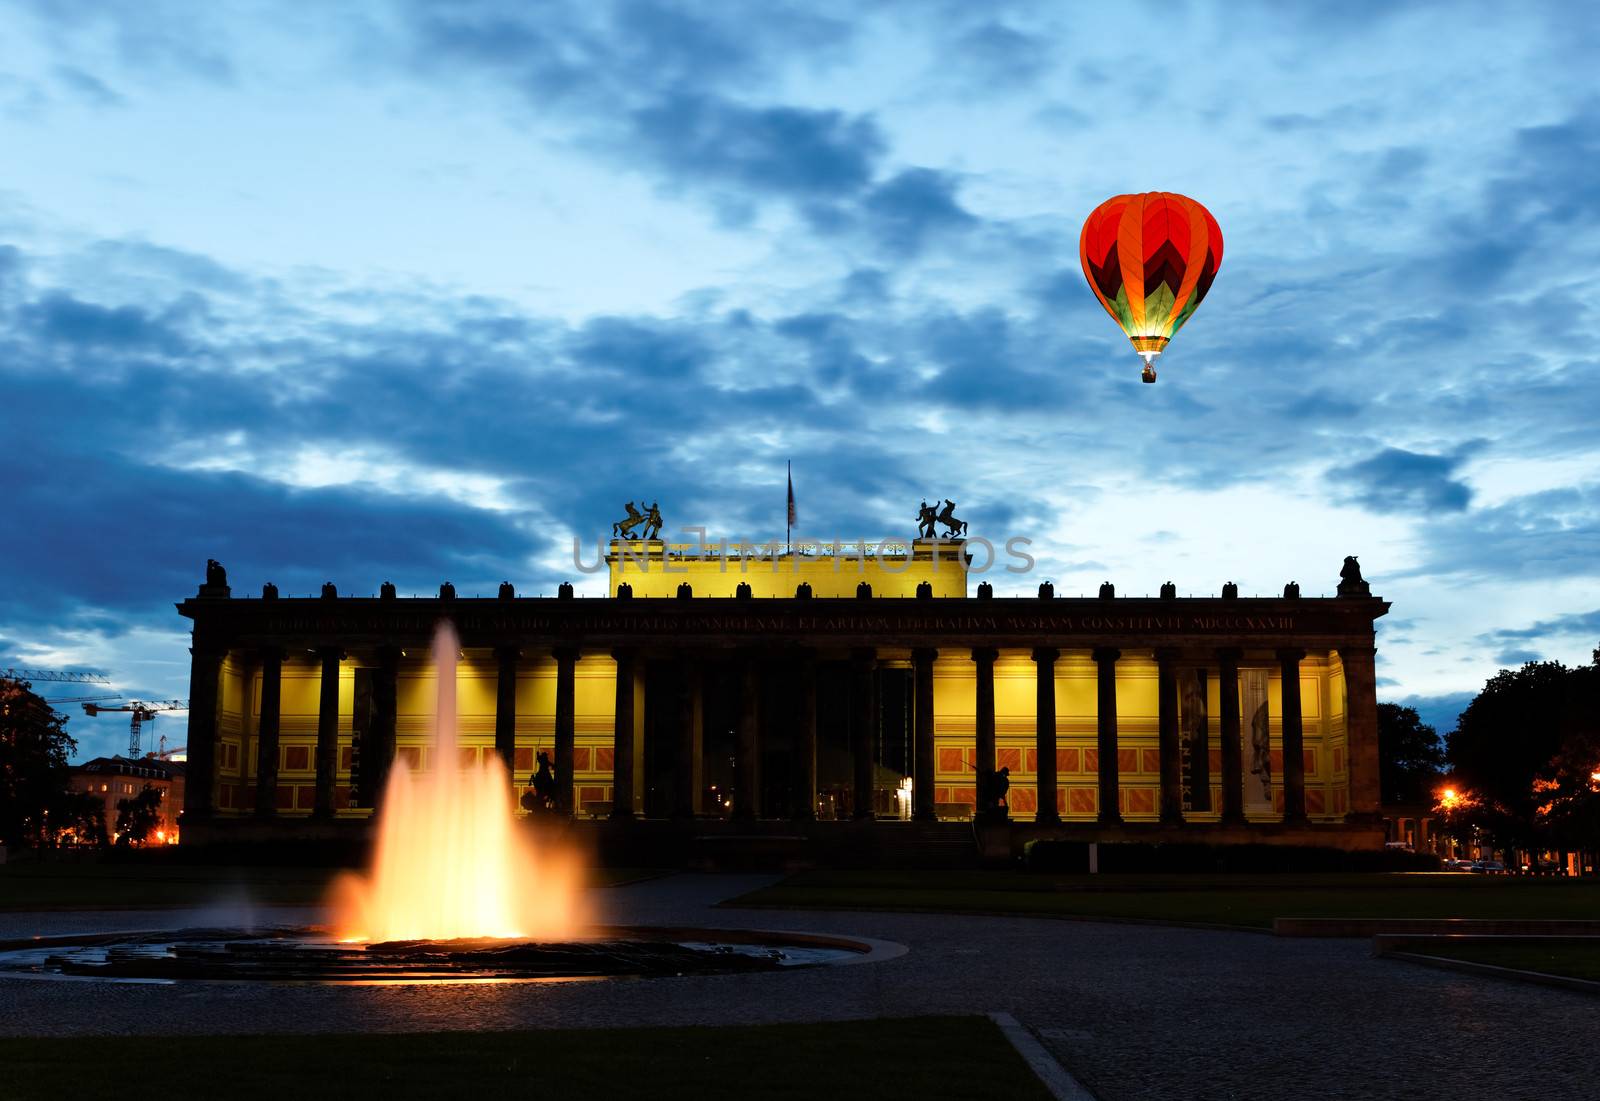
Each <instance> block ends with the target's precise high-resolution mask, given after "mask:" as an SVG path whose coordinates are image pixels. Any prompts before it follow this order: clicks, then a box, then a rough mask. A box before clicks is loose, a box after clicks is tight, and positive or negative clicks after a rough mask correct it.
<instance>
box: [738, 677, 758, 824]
mask: <svg viewBox="0 0 1600 1101" xmlns="http://www.w3.org/2000/svg"><path fill="white" fill-rule="evenodd" d="M738 738H739V741H738V758H739V761H738V764H739V769H738V777H739V779H738V783H739V794H738V795H737V796H736V797H735V801H734V804H733V817H735V818H737V819H739V820H740V821H742V822H753V821H755V820H756V819H757V818H759V817H761V667H760V664H759V663H758V662H757V661H756V659H755V658H753V657H746V658H744V660H743V661H742V662H741V663H740V669H739V731H738Z"/></svg>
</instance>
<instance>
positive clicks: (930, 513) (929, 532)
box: [917, 497, 967, 539]
mask: <svg viewBox="0 0 1600 1101" xmlns="http://www.w3.org/2000/svg"><path fill="white" fill-rule="evenodd" d="M935 524H943V525H944V526H945V533H944V534H943V535H942V536H936V535H935V534H934V525H935ZM965 534H967V522H966V521H965V520H961V519H958V518H957V517H956V503H955V502H954V501H952V500H950V499H949V498H948V497H946V498H945V501H944V508H940V507H939V506H938V504H937V503H935V504H931V505H930V504H928V502H927V501H926V500H924V501H923V502H922V507H921V508H919V509H918V510H917V538H918V539H936V538H938V539H954V538H955V537H956V536H958V535H965Z"/></svg>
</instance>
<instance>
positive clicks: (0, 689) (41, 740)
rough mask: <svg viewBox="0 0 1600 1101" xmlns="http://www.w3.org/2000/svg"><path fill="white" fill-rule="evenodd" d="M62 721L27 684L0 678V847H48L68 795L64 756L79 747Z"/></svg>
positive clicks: (58, 825)
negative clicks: (53, 813)
mask: <svg viewBox="0 0 1600 1101" xmlns="http://www.w3.org/2000/svg"><path fill="white" fill-rule="evenodd" d="M65 724H66V720H65V719H64V718H62V717H61V716H60V715H58V714H56V713H55V711H54V710H53V709H52V708H51V707H50V705H49V704H48V703H46V702H45V701H44V700H43V699H42V698H40V697H39V696H37V695H35V694H34V693H33V691H32V686H31V685H30V684H29V683H28V682H27V681H15V680H5V679H0V844H6V845H25V846H39V845H47V844H49V843H51V841H52V840H53V838H54V836H55V834H56V833H57V832H59V830H60V829H61V828H62V825H70V824H71V823H61V822H60V821H59V819H57V821H55V822H52V820H51V819H52V816H51V811H52V810H53V809H56V810H58V809H60V808H61V807H62V805H63V796H64V795H65V794H66V791H67V777H68V769H67V757H68V756H69V755H70V754H71V753H72V752H73V751H74V750H76V749H77V748H78V743H77V742H75V741H73V739H72V737H71V736H70V735H69V734H68V733H67V731H66V726H65Z"/></svg>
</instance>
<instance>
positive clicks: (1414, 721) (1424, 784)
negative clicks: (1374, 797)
mask: <svg viewBox="0 0 1600 1101" xmlns="http://www.w3.org/2000/svg"><path fill="white" fill-rule="evenodd" d="M1443 768H1444V746H1443V745H1442V744H1441V743H1440V741H1439V734H1438V732H1437V731H1435V730H1434V729H1433V727H1431V726H1429V725H1428V724H1427V723H1425V722H1423V721H1422V716H1420V715H1418V714H1417V709H1416V708H1414V707H1401V706H1400V705H1399V704H1395V703H1380V704H1379V705H1378V784H1379V790H1380V791H1381V792H1382V797H1383V801H1384V802H1385V803H1389V804H1394V803H1431V802H1432V801H1433V787H1434V782H1435V781H1436V780H1437V779H1438V778H1439V773H1440V772H1441V771H1442V770H1443Z"/></svg>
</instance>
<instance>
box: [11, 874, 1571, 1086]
mask: <svg viewBox="0 0 1600 1101" xmlns="http://www.w3.org/2000/svg"><path fill="white" fill-rule="evenodd" d="M770 881H771V878H770V877H761V876H711V875H679V876H672V877H668V878H663V879H656V880H650V881H647V882H643V883H639V884H635V885H633V886H629V887H623V888H612V889H608V890H602V891H597V892H595V894H596V898H597V905H598V908H599V910H600V916H601V918H602V920H606V921H612V922H619V923H638V924H672V925H680V924H690V925H703V926H709V927H724V928H733V927H741V928H743V927H748V928H761V929H774V930H802V931H814V932H822V933H839V934H855V935H857V936H861V937H865V938H872V939H875V940H882V941H890V942H894V943H896V944H901V945H905V946H906V947H907V948H908V949H909V951H907V952H906V953H905V954H903V955H900V956H898V957H896V958H892V959H886V960H884V961H883V962H877V963H866V964H858V965H852V966H841V967H828V968H820V969H815V970H807V971H799V972H792V973H787V974H781V973H780V974H754V975H725V976H716V977H706V978H685V979H654V980H603V981H594V982H571V983H534V984H490V985H436V986H412V987H393V986H391V987H382V986H369V987H328V986H265V985H250V984H244V983H240V984H226V983H191V984H181V985H176V986H159V985H138V984H104V983H88V982H63V981H42V980H16V979H12V980H0V1032H3V1033H4V1034H6V1035H67V1034H130V1033H139V1034H152V1035H159V1034H175V1033H234V1032H239V1033H244V1032H253V1033H261V1032H307V1031H317V1032H394V1031H408V1030H429V1031H432V1030H459V1029H526V1028H546V1027H579V1028H581V1027H610V1026H625V1025H668V1024H672V1025H685V1024H705V1025H721V1024H761V1023H776V1022H787V1021H816V1020H830V1019H832V1020H838V1019H851V1018H865V1017H902V1016H913V1015H920V1014H964V1013H995V1012H999V1013H1009V1014H1011V1015H1013V1016H1014V1017H1016V1018H1017V1019H1018V1020H1019V1021H1021V1022H1022V1024H1023V1025H1025V1026H1026V1027H1027V1028H1029V1029H1030V1030H1032V1031H1033V1032H1034V1033H1035V1034H1036V1035H1038V1036H1039V1038H1040V1039H1041V1040H1042V1041H1043V1042H1044V1044H1045V1046H1046V1047H1047V1048H1048V1049H1049V1050H1050V1051H1051V1053H1052V1054H1054V1055H1055V1057H1056V1058H1057V1059H1059V1060H1060V1061H1061V1063H1062V1064H1063V1065H1064V1066H1065V1067H1067V1068H1068V1069H1069V1070H1070V1071H1072V1072H1073V1073H1074V1074H1075V1075H1077V1076H1078V1077H1079V1079H1080V1080H1082V1081H1083V1083H1084V1084H1085V1085H1087V1086H1088V1087H1089V1088H1090V1089H1092V1090H1093V1091H1094V1093H1095V1094H1096V1095H1097V1096H1099V1097H1101V1098H1103V1099H1106V1101H1122V1099H1129V1101H1131V1099H1135V1098H1149V1097H1175V1098H1176V1097H1183V1098H1208V1099H1209V1098H1216V1099H1223V1098H1230V1099H1231V1098H1241V1099H1242V1098H1251V1099H1267V1098H1274V1099H1276V1098H1418V1099H1421V1098H1437V1097H1454V1098H1467V1097H1471V1098H1479V1097H1484V1098H1489V1097H1492V1098H1529V1099H1534V1098H1537V1099H1540V1101H1557V1099H1561V1098H1573V1099H1580V1098H1581V1099H1585V1101H1587V1099H1590V1098H1593V1097H1594V1092H1595V1085H1594V1084H1595V1082H1596V1081H1600V1046H1597V1045H1596V1042H1595V1041H1596V1039H1597V1038H1600V1005H1597V1003H1596V1002H1595V1000H1594V999H1593V998H1591V997H1588V996H1586V995H1583V994H1577V993H1571V992H1566V991H1561V990H1554V989H1547V988H1543V987H1537V986H1527V985H1522V984H1517V983H1508V982H1501V981H1497V980H1491V979H1485V978H1479V977H1475V976H1469V975H1461V974H1454V973H1449V972H1441V971H1434V970H1431V969H1428V968H1422V967H1415V966H1411V965H1407V964H1404V963H1399V962H1395V961H1385V960H1377V959H1373V958H1371V956H1370V955H1369V947H1368V943H1367V942H1366V941H1364V940H1298V939H1280V938H1276V937H1272V936H1268V935H1264V934H1257V933H1248V932H1223V931H1213V930H1203V929H1182V928H1166V927H1160V926H1149V925H1120V924H1110V923H1093V922H1079V921H1060V920H1051V919H1039V918H997V917H963V916H949V915H931V914H929V915H923V914H890V913H821V912H783V911H772V910H740V909H731V908H715V904H716V903H717V902H719V901H721V900H723V899H727V898H731V897H733V896H736V895H739V894H742V893H744V892H745V891H748V890H751V889H753V888H755V887H757V886H760V885H762V884H764V883H767V882H770ZM260 913H261V914H262V915H264V916H265V920H269V921H272V922H288V923H295V922H309V921H315V920H317V918H318V917H319V915H318V914H316V913H315V912H311V911H305V910H289V909H272V910H264V911H261V912H260ZM228 916H229V915H228V914H226V913H216V912H213V913H210V914H197V913H195V912H187V911H186V912H179V913H175V912H173V911H160V912H118V913H52V914H3V915H0V937H16V936H24V935H29V934H34V933H48V932H70V931H81V930H86V929H95V930H116V929H156V928H174V927H177V926H181V925H184V924H193V923H194V922H195V921H196V920H209V921H214V920H218V919H220V918H225V917H228ZM886 1085H887V1084H886ZM889 1095H890V1093H885V1094H884V1096H889Z"/></svg>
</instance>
